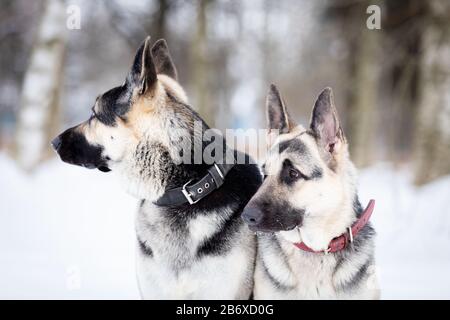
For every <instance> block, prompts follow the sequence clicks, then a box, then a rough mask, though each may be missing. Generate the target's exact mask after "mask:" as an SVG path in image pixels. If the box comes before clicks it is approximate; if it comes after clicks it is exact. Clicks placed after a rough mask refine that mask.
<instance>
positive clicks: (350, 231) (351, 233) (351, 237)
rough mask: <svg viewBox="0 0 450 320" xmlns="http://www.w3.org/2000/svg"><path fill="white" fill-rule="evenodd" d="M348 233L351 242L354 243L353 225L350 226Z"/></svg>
mask: <svg viewBox="0 0 450 320" xmlns="http://www.w3.org/2000/svg"><path fill="white" fill-rule="evenodd" d="M348 234H349V236H350V243H353V231H352V227H348Z"/></svg>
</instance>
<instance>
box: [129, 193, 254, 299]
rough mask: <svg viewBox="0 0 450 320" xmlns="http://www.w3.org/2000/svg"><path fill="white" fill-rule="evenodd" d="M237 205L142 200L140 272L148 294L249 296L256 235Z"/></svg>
mask: <svg viewBox="0 0 450 320" xmlns="http://www.w3.org/2000/svg"><path fill="white" fill-rule="evenodd" d="M238 209H239V208H238V205H237V204H234V205H233V204H230V205H228V206H223V207H219V208H216V209H214V210H210V211H200V212H196V213H193V212H183V211H182V210H180V212H177V211H175V210H166V209H165V208H159V207H156V206H154V205H153V204H151V203H148V202H144V203H142V204H141V207H140V210H139V213H138V216H137V223H136V229H137V238H138V246H139V248H138V253H137V269H138V270H137V274H138V280H139V285H140V290H141V293H142V296H143V297H144V298H150V299H164V298H166V299H247V298H248V297H249V296H250V293H251V288H252V282H253V279H252V272H253V268H254V266H253V258H252V257H254V255H255V251H254V250H255V249H254V241H255V239H254V236H253V235H252V234H251V233H250V232H249V231H248V229H247V227H246V226H245V225H244V224H243V222H242V221H241V219H240V218H239V216H238V215H236V212H237V210H238Z"/></svg>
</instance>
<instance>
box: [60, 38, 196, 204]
mask: <svg viewBox="0 0 450 320" xmlns="http://www.w3.org/2000/svg"><path fill="white" fill-rule="evenodd" d="M186 103H187V97H186V94H185V92H184V91H183V89H182V88H181V86H180V85H179V84H178V82H177V71H176V69H175V66H174V64H173V63H172V59H171V57H170V53H169V50H168V47H167V44H166V42H165V41H164V40H158V41H157V42H156V43H155V44H154V45H153V47H151V46H150V38H149V37H148V38H147V39H146V40H145V41H144V43H143V44H142V45H141V46H140V48H139V49H138V51H137V53H136V56H135V58H134V62H133V65H132V67H131V70H130V72H129V74H128V76H127V78H126V80H125V82H124V83H123V84H122V85H121V86H118V87H115V88H113V89H111V90H109V91H107V92H105V93H103V94H101V95H99V96H98V98H97V99H96V101H95V104H94V106H93V107H92V115H91V116H90V118H89V119H88V120H86V121H84V122H83V123H81V124H79V125H77V126H75V127H72V128H70V129H67V130H66V131H64V132H63V133H62V134H60V135H59V136H58V137H56V138H55V139H54V140H53V141H52V145H53V147H54V149H55V150H56V151H57V153H58V154H59V156H60V157H61V159H62V160H63V161H64V162H67V163H70V164H75V165H79V166H83V167H86V168H91V169H93V168H97V169H99V170H101V171H103V172H106V171H110V170H113V171H116V172H118V173H119V175H120V176H122V177H123V178H124V180H125V181H124V182H126V183H125V184H126V186H127V188H128V189H129V191H130V192H132V193H133V194H135V195H137V196H139V197H142V195H146V196H148V194H149V193H152V194H155V196H157V195H158V193H159V191H161V190H162V189H163V188H164V186H163V185H162V182H161V180H163V179H160V177H158V176H157V175H158V170H159V169H160V167H161V166H165V165H166V166H167V165H168V163H169V162H173V158H174V157H177V156H179V155H178V154H177V151H178V149H175V148H173V145H174V144H176V142H177V141H179V140H180V138H181V137H180V136H179V135H180V134H181V133H180V132H182V134H188V135H189V134H191V132H192V130H191V127H192V126H193V123H194V121H197V120H199V117H198V115H197V114H196V113H195V112H194V111H193V110H192V109H191V108H190V107H189V106H187V105H186ZM177 129H180V130H177ZM186 141H190V140H189V139H186ZM152 169H154V170H153V171H151V170H152ZM149 180H154V182H155V183H148V182H152V181H149ZM148 188H152V190H148ZM144 198H145V197H144Z"/></svg>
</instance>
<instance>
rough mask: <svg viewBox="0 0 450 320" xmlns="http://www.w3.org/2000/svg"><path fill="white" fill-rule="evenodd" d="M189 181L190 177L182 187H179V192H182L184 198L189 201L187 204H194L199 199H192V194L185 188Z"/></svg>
mask: <svg viewBox="0 0 450 320" xmlns="http://www.w3.org/2000/svg"><path fill="white" fill-rule="evenodd" d="M191 182H192V179H191V180H189V181H188V182H186V183H185V184H184V185H183V188H182V189H181V192H182V193H183V195H184V196H185V198H186V200H187V201H188V202H189V204H196V203H197V202H199V201H200V199H198V200H194V199H192V194H190V193H189V191H187V189H186V187H187V185H188V184H189V183H191Z"/></svg>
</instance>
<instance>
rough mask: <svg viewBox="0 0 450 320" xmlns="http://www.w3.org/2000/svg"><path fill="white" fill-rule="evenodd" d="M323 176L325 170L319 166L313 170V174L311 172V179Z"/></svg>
mask: <svg viewBox="0 0 450 320" xmlns="http://www.w3.org/2000/svg"><path fill="white" fill-rule="evenodd" d="M322 176H323V171H322V169H320V168H319V167H315V168H314V169H313V170H312V172H311V174H310V176H309V177H310V178H311V179H320V178H322Z"/></svg>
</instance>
